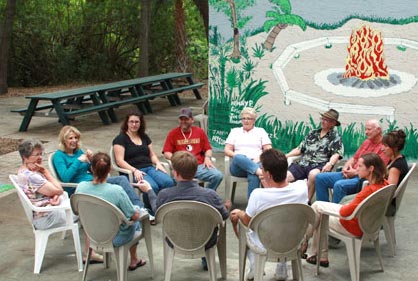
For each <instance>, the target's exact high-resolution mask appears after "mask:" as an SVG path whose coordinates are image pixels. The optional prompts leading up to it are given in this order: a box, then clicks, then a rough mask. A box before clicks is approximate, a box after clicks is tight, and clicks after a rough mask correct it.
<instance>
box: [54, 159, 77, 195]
mask: <svg viewBox="0 0 418 281" xmlns="http://www.w3.org/2000/svg"><path fill="white" fill-rule="evenodd" d="M54 154H55V152H52V153H51V154H49V156H48V167H49V171H50V172H51V174H52V176H53V177H54V178H56V179H57V180H58V181H60V183H61V185H62V186H63V187H71V188H77V183H73V182H61V179H60V177H59V176H58V173H57V171H56V170H55V166H54V161H52V159H53V157H54Z"/></svg>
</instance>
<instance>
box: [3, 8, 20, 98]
mask: <svg viewBox="0 0 418 281" xmlns="http://www.w3.org/2000/svg"><path fill="white" fill-rule="evenodd" d="M15 12H16V0H8V1H7V4H6V8H5V11H4V19H3V22H2V24H1V26H0V50H1V51H0V95H3V94H6V93H7V91H8V85H7V64H8V60H9V48H10V38H11V34H12V27H13V18H14V15H15Z"/></svg>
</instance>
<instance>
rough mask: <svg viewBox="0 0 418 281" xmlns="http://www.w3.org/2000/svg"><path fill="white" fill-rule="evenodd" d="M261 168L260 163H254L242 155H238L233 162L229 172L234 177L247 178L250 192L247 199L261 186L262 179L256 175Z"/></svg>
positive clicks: (248, 191)
mask: <svg viewBox="0 0 418 281" xmlns="http://www.w3.org/2000/svg"><path fill="white" fill-rule="evenodd" d="M258 168H260V163H254V161H253V160H251V159H250V158H248V157H247V156H245V155H242V154H236V155H235V156H234V157H233V158H232V161H231V165H230V166H229V171H230V172H231V175H233V176H234V177H240V178H247V180H248V190H247V198H250V195H251V192H253V190H254V189H256V188H258V187H259V186H260V179H259V178H258V176H257V175H256V174H255V173H256V172H257V169H258Z"/></svg>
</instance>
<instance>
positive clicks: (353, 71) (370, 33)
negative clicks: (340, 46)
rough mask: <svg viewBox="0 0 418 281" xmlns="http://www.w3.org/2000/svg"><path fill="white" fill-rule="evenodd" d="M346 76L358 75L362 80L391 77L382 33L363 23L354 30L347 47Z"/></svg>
mask: <svg viewBox="0 0 418 281" xmlns="http://www.w3.org/2000/svg"><path fill="white" fill-rule="evenodd" d="M347 50H348V57H347V59H346V65H345V73H344V75H343V77H344V78H348V77H357V78H359V79H362V80H370V79H375V78H383V79H389V72H388V67H387V66H386V65H385V59H384V56H383V40H382V34H381V33H380V32H378V31H374V30H372V29H371V28H370V27H367V26H365V25H363V26H362V27H360V28H359V29H358V30H353V32H352V33H351V36H350V45H349V46H348V48H347Z"/></svg>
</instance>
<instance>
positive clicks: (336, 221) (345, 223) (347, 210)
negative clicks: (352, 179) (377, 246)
mask: <svg viewBox="0 0 418 281" xmlns="http://www.w3.org/2000/svg"><path fill="white" fill-rule="evenodd" d="M357 172H358V176H359V177H360V178H363V179H366V180H368V181H369V183H370V184H369V185H368V186H366V187H364V188H363V190H361V191H360V192H359V193H357V195H356V197H355V198H354V199H353V201H351V202H350V203H348V204H346V205H341V204H336V203H330V202H324V201H316V202H315V203H314V204H312V208H313V209H314V211H315V213H316V217H317V220H316V223H315V226H314V229H313V237H314V238H313V241H314V242H313V243H312V244H311V245H309V248H308V254H309V257H308V258H307V259H306V261H307V262H308V263H311V264H316V263H317V253H318V245H317V244H316V241H318V240H317V235H318V232H319V226H320V218H321V216H320V214H321V213H322V212H323V211H325V210H327V211H333V212H339V213H340V215H341V216H343V217H347V216H350V215H351V214H352V213H353V211H354V210H355V209H356V207H357V206H358V205H359V204H360V203H361V202H362V201H363V200H364V199H366V198H367V197H368V196H369V195H370V194H372V193H374V192H375V191H377V190H379V189H381V188H382V187H384V186H386V185H388V184H389V183H388V181H387V180H385V174H386V167H385V164H384V163H383V161H382V159H381V158H380V157H379V155H377V154H376V153H367V154H364V155H362V156H361V157H360V158H359V161H358V167H357ZM328 227H329V228H330V229H332V230H334V231H337V232H340V233H343V234H348V235H355V236H361V235H362V234H363V233H362V231H361V229H360V226H359V224H358V221H357V219H356V218H354V219H352V220H343V219H340V218H338V217H333V216H330V217H329V226H328ZM326 233H327V232H323V235H326ZM311 236H312V231H310V232H309V231H308V233H307V237H308V238H309V237H311ZM320 240H321V243H322V244H321V249H322V250H323V252H322V253H321V260H320V261H319V265H320V266H323V267H328V266H329V261H328V239H326V237H320ZM306 246H307V244H306V243H305V249H306ZM302 250H303V249H302Z"/></svg>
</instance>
